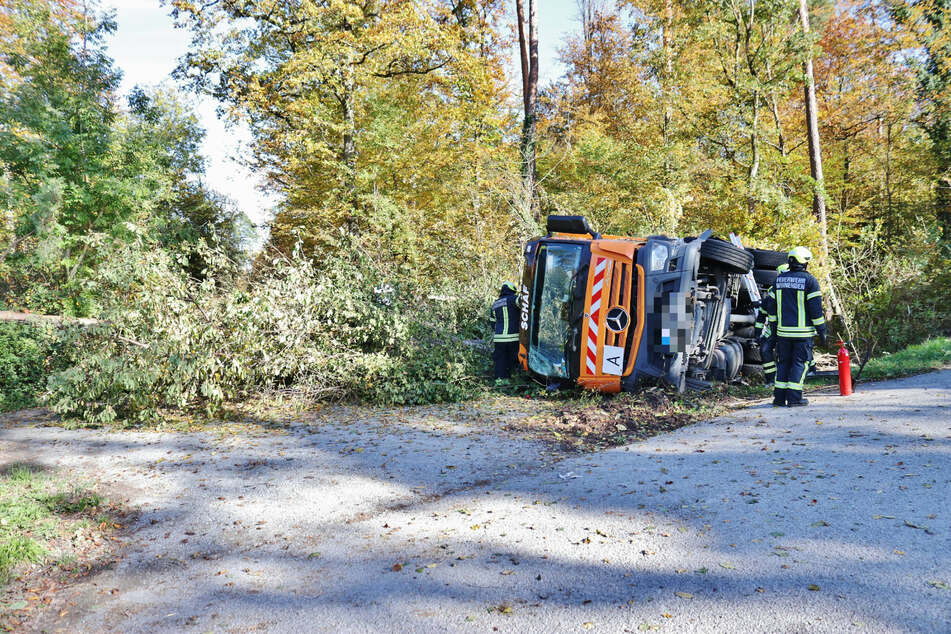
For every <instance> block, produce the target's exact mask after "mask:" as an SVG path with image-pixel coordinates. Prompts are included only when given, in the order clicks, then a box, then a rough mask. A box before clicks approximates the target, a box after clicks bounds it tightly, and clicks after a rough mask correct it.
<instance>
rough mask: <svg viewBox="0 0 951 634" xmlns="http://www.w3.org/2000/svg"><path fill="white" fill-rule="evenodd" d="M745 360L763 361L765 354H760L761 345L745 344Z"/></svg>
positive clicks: (751, 361)
mask: <svg viewBox="0 0 951 634" xmlns="http://www.w3.org/2000/svg"><path fill="white" fill-rule="evenodd" d="M743 361H744V362H745V363H762V362H763V356H762V355H761V354H760V350H759V346H755V345H746V346H743Z"/></svg>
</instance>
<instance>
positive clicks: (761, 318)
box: [753, 263, 789, 385]
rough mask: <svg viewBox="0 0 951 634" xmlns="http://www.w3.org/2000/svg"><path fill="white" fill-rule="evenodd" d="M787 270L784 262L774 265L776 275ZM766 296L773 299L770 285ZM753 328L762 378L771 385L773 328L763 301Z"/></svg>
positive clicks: (774, 290)
mask: <svg viewBox="0 0 951 634" xmlns="http://www.w3.org/2000/svg"><path fill="white" fill-rule="evenodd" d="M788 270H789V265H788V264H786V263H783V264H780V265H779V266H777V267H776V273H777V275H778V274H779V273H785V272H786V271H788ZM766 297H768V298H772V300H773V301H775V300H776V289H775V288H773V287H770V289H769V292H768V293H766ZM753 328H754V330H755V331H756V338H757V339H758V340H759V352H760V357H761V359H762V361H763V378H764V380H765V382H766V385H773V384H774V383H775V382H776V351H775V350H773V344H774V343H775V341H774V340H773V337H772V331H773V329H772V327H771V325H770V323H769V321H768V320H767V313H766V307H765V302H764V303H763V304H762V305H760V307H759V311H757V313H756V321H755V323H754V324H753Z"/></svg>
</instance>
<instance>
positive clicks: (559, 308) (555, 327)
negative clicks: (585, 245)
mask: <svg viewBox="0 0 951 634" xmlns="http://www.w3.org/2000/svg"><path fill="white" fill-rule="evenodd" d="M539 251H540V252H539V260H538V264H537V265H536V267H535V271H536V272H535V297H534V306H532V308H533V312H534V315H533V319H532V327H531V331H530V339H529V342H530V345H529V350H528V367H529V368H531V369H532V371H534V372H537V373H538V374H541V375H543V376H550V377H560V378H567V377H568V363H567V358H566V355H565V346H566V343H567V341H568V337H569V334H570V331H571V313H572V310H571V308H572V306H571V302H572V296H573V293H574V286H575V279H576V274H577V272H578V265H579V264H580V262H581V251H582V248H581V245H579V244H561V243H550V244H544V245H542V246H541V247H540V249H539Z"/></svg>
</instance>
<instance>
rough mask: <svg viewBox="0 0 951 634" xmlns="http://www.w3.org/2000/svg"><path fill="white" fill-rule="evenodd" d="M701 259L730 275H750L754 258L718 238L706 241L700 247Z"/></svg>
mask: <svg viewBox="0 0 951 634" xmlns="http://www.w3.org/2000/svg"><path fill="white" fill-rule="evenodd" d="M700 257H701V259H703V260H706V261H707V262H712V263H714V264H716V265H717V266H719V267H720V268H722V269H724V270H726V271H728V272H730V273H749V271H750V269H752V268H753V256H752V255H751V254H749V253H747V252H746V251H744V250H743V249H740V248H737V247H735V246H733V245H732V244H730V243H729V242H725V241H723V240H718V239H716V238H710V239H708V240H704V241H703V244H701V245H700Z"/></svg>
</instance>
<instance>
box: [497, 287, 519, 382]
mask: <svg viewBox="0 0 951 634" xmlns="http://www.w3.org/2000/svg"><path fill="white" fill-rule="evenodd" d="M492 319H493V321H494V322H495V329H494V335H493V336H492V341H493V343H494V344H495V350H494V351H493V353H492V360H493V361H494V362H495V378H496V379H508V378H509V377H511V376H512V368H514V367H515V362H516V360H517V358H518V327H519V316H518V304H517V302H516V301H515V284H512V283H511V282H506V283H505V284H502V290H501V291H500V292H499V298H498V299H497V300H495V303H494V304H492Z"/></svg>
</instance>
